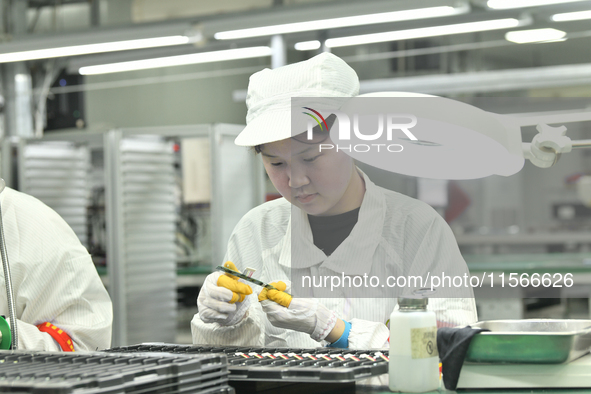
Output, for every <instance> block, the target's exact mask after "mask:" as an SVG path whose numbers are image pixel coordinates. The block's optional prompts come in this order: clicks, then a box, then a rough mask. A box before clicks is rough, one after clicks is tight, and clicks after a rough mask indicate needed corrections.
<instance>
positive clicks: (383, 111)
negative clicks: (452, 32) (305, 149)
mask: <svg viewBox="0 0 591 394" xmlns="http://www.w3.org/2000/svg"><path fill="white" fill-rule="evenodd" d="M340 112H341V113H340V115H342V116H337V118H338V119H339V122H341V123H342V119H345V123H346V122H349V123H350V124H348V125H346V126H347V127H348V128H349V131H348V134H347V132H346V131H345V132H343V129H342V127H337V128H335V127H333V128H331V131H330V135H331V140H332V141H333V142H334V143H335V144H336V146H335V148H334V149H336V148H337V146H338V147H339V148H340V150H342V151H344V152H345V153H347V154H348V155H350V156H352V157H353V158H354V159H356V160H359V161H361V162H363V163H366V164H369V165H371V166H374V167H378V168H381V169H384V170H388V171H392V172H396V173H399V174H403V175H410V176H416V177H422V178H431V179H450V180H451V179H477V178H483V177H487V176H490V175H503V176H510V175H513V174H515V173H517V172H519V171H520V170H521V169H522V168H523V165H524V162H525V159H528V160H530V161H531V162H532V163H533V164H534V165H536V166H538V167H542V168H547V167H550V166H552V165H554V164H555V163H556V162H557V160H558V158H559V157H560V154H562V153H566V152H570V151H571V150H572V149H573V148H585V147H591V140H583V141H571V140H570V138H568V137H567V136H566V135H565V134H566V127H564V126H560V127H552V126H549V125H548V124H555V123H562V122H564V123H566V122H575V121H584V120H591V111H587V112H580V113H575V114H567V115H550V116H538V117H527V118H526V117H516V116H511V115H499V114H495V113H491V112H487V111H484V110H482V109H479V108H477V107H474V106H472V105H469V104H466V103H462V102H459V101H456V100H452V99H448V98H443V97H438V96H431V95H427V94H419V93H407V92H377V93H369V94H363V95H360V96H357V97H354V98H352V99H350V100H348V101H347V102H346V103H345V104H344V105H343V106H342V107H341V108H340ZM337 115H339V114H337ZM404 118H406V120H404ZM411 120H413V121H412V122H411ZM404 122H406V123H404ZM404 124H406V126H405V127H406V128H405V127H403V125H404ZM531 125H533V126H537V129H538V131H539V133H538V135H536V136H535V137H534V139H533V140H532V142H531V143H523V142H522V139H521V127H522V126H531ZM397 128H398V130H397ZM378 134H379V135H380V139H377V137H376V136H377V135H378ZM343 136H344V138H345V139H346V141H345V140H344V139H343ZM413 137H414V138H413ZM380 144H381V145H382V146H381V148H382V150H381V151H376V150H375V149H376V148H379V147H380ZM394 145H396V146H399V148H398V151H396V150H395V149H391V151H386V148H388V149H389V147H390V146H394Z"/></svg>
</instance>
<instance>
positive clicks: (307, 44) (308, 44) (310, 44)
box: [294, 40, 320, 51]
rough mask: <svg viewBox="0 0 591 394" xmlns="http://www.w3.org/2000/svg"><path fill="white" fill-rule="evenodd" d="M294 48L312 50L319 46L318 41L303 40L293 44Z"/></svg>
mask: <svg viewBox="0 0 591 394" xmlns="http://www.w3.org/2000/svg"><path fill="white" fill-rule="evenodd" d="M294 47H295V49H296V50H298V51H313V50H315V49H318V48H320V41H318V40H314V41H303V42H298V43H296V44H295V46H294Z"/></svg>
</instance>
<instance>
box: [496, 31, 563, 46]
mask: <svg viewBox="0 0 591 394" xmlns="http://www.w3.org/2000/svg"><path fill="white" fill-rule="evenodd" d="M564 36H566V33H565V32H563V31H562V30H556V29H532V30H519V31H510V32H508V33H507V34H505V39H506V40H507V41H511V42H514V43H516V44H526V43H530V42H544V41H555V40H560V39H562V38H564Z"/></svg>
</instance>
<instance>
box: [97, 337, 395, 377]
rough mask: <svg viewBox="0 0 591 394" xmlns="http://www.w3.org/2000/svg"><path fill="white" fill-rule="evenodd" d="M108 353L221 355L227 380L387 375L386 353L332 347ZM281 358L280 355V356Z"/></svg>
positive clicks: (148, 347)
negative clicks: (224, 363)
mask: <svg viewBox="0 0 591 394" xmlns="http://www.w3.org/2000/svg"><path fill="white" fill-rule="evenodd" d="M105 352H109V353H136V352H139V353H150V352H156V353H162V352H166V353H173V354H184V355H199V354H212V353H216V354H217V353H224V354H225V355H226V357H227V359H228V369H229V371H230V376H229V379H230V381H245V380H249V381H253V380H254V381H281V382H300V383H320V382H321V383H331V382H332V383H347V382H355V381H357V380H361V379H367V378H371V377H373V376H377V375H381V374H384V373H387V372H388V361H387V357H388V352H387V351H377V350H375V349H373V350H357V349H335V348H326V347H322V348H311V349H301V348H262V347H244V346H211V345H174V344H167V343H144V344H139V345H132V346H122V347H117V348H113V349H108V350H105ZM280 355H283V356H280Z"/></svg>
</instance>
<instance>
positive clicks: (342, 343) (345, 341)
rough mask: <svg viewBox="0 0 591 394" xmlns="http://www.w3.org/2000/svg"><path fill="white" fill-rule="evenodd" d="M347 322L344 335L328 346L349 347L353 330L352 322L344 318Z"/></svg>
mask: <svg viewBox="0 0 591 394" xmlns="http://www.w3.org/2000/svg"><path fill="white" fill-rule="evenodd" d="M343 323H345V331H343V335H341V337H340V338H339V339H337V341H336V342H333V343H331V344H330V345H328V347H337V348H341V349H346V348H348V347H349V332H351V323H349V322H348V321H345V320H343Z"/></svg>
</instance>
